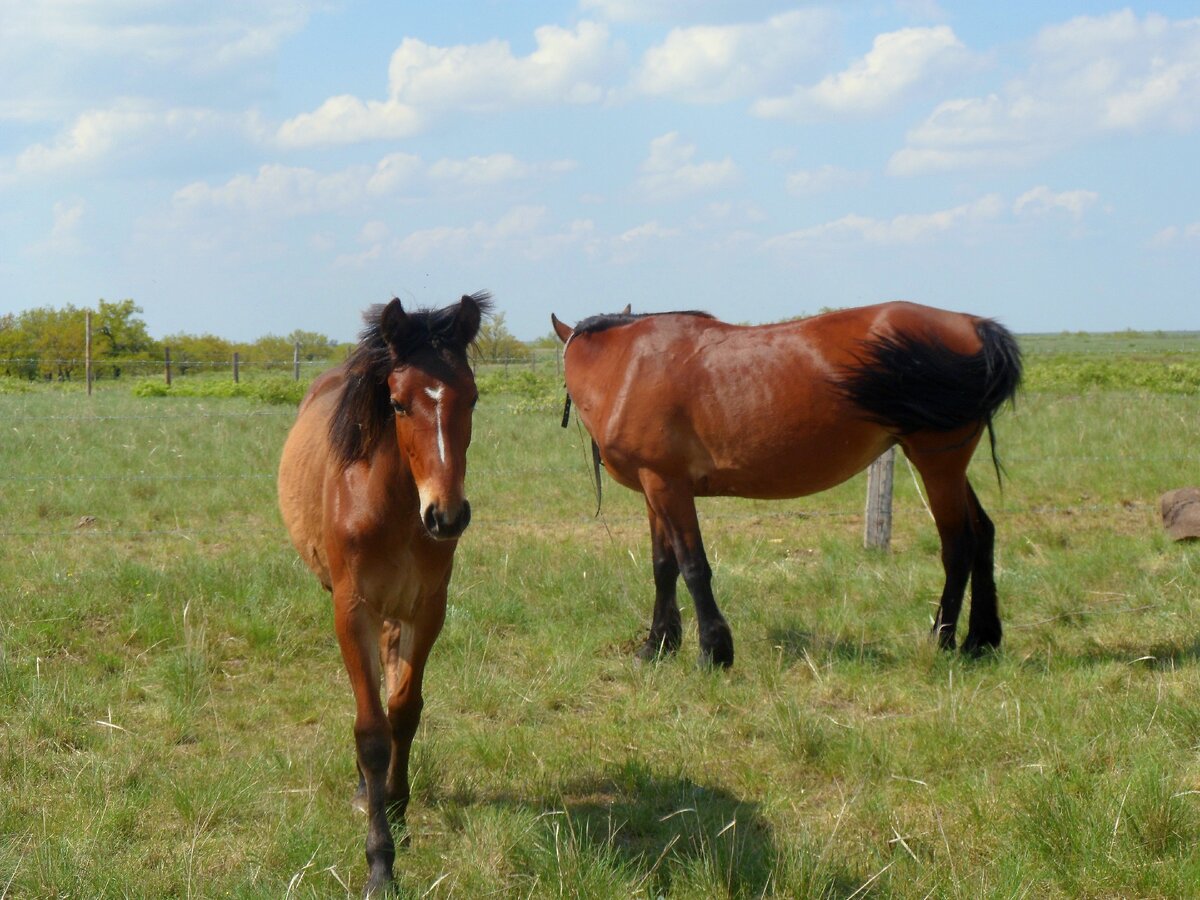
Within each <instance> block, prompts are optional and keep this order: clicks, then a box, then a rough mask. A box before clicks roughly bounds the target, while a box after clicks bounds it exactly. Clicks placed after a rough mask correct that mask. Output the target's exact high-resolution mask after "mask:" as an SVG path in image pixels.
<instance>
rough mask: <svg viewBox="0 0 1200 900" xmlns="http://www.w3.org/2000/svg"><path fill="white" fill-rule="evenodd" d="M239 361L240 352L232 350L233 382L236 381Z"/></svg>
mask: <svg viewBox="0 0 1200 900" xmlns="http://www.w3.org/2000/svg"><path fill="white" fill-rule="evenodd" d="M240 362H241V354H240V353H238V352H237V351H236V350H234V351H233V383H234V384H237V383H238V364H239V363H240Z"/></svg>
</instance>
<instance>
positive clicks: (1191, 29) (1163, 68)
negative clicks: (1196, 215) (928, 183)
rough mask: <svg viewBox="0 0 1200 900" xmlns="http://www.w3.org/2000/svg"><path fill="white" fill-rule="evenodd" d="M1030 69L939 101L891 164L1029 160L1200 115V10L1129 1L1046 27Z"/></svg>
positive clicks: (904, 168) (896, 169)
mask: <svg viewBox="0 0 1200 900" xmlns="http://www.w3.org/2000/svg"><path fill="white" fill-rule="evenodd" d="M1031 56H1032V61H1031V64H1030V66H1029V68H1028V69H1027V71H1026V72H1025V74H1024V75H1022V76H1021V77H1019V78H1016V79H1014V80H1012V81H1011V82H1009V83H1008V84H1007V85H1005V87H1004V89H1003V90H1002V91H1000V92H998V93H995V94H991V95H989V96H986V97H967V98H958V99H954V100H950V101H947V102H945V103H942V104H940V105H939V106H938V107H937V108H935V109H934V111H933V113H932V114H931V115H930V116H929V118H927V119H926V120H925V121H924V122H922V123H921V124H920V125H918V126H917V127H915V128H914V129H912V131H910V132H909V134H908V137H907V141H906V146H905V147H904V148H903V149H901V150H900V151H899V152H897V153H896V154H895V155H894V156H893V157H892V159H891V161H890V162H889V164H888V171H889V172H890V173H892V174H896V175H910V174H916V173H921V172H929V171H944V170H950V169H965V168H973V167H979V166H994V165H1024V164H1028V163H1030V162H1032V161H1034V160H1037V159H1039V158H1042V157H1045V156H1048V155H1050V154H1052V153H1054V152H1057V151H1059V150H1061V149H1063V148H1065V147H1068V146H1070V145H1072V144H1074V143H1077V142H1079V141H1081V140H1085V139H1087V138H1090V137H1093V136H1096V135H1101V134H1106V133H1120V132H1135V131H1145V130H1160V129H1168V130H1176V131H1190V130H1192V129H1194V128H1195V127H1196V126H1197V125H1198V124H1200V19H1187V20H1178V21H1172V20H1168V19H1166V18H1164V17H1162V16H1159V15H1154V14H1151V15H1147V16H1146V17H1145V18H1142V19H1139V18H1138V17H1137V16H1136V15H1135V14H1134V13H1133V12H1131V11H1129V10H1124V11H1121V12H1116V13H1112V14H1110V15H1106V16H1099V17H1089V16H1081V17H1079V18H1075V19H1072V20H1070V21H1068V22H1065V23H1063V24H1060V25H1055V26H1052V27H1049V28H1046V29H1043V31H1042V32H1041V33H1040V34H1039V35H1038V37H1037V38H1036V40H1035V41H1034V42H1033V44H1032V48H1031Z"/></svg>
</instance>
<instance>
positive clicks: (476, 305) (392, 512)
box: [279, 293, 491, 895]
mask: <svg viewBox="0 0 1200 900" xmlns="http://www.w3.org/2000/svg"><path fill="white" fill-rule="evenodd" d="M490 308H491V305H490V298H489V296H488V294H486V293H477V294H472V295H470V296H464V297H463V298H462V299H461V300H460V301H459V302H458V303H456V304H453V305H451V306H447V307H446V308H444V309H439V310H427V311H419V312H411V313H410V312H406V311H405V310H404V308H403V307H402V306H401V304H400V301H399V300H393V301H392V302H391V303H389V304H387V305H386V306H376V307H373V308H371V309H370V310H368V311H367V313H366V315H365V316H364V319H365V321H366V328H365V329H364V330H363V333H362V338H361V340H360V341H359V344H358V346H357V348H356V349H355V350H354V352H353V353H351V355H350V357H349V358H348V359H347V360H346V362H345V363H343V364H342V365H340V366H338V367H337V368H336V369H332V370H330V371H329V372H326V373H325V374H323V375H321V376H320V377H319V378H317V380H316V381H315V382H313V385H312V388H311V389H310V390H309V392H308V395H307V396H306V397H305V398H304V401H303V402H302V403H301V404H300V413H299V416H298V417H297V419H296V423H295V425H293V426H292V430H291V432H290V433H289V434H288V438H287V442H286V443H285V444H284V448H283V458H282V460H281V461H280V464H279V506H280V509H281V511H282V513H283V520H284V523H285V524H286V525H287V528H288V532H289V533H290V534H291V537H292V543H293V544H295V545H296V549H297V550H298V551H299V552H300V556H301V557H302V558H303V559H304V561H305V563H307V564H308V567H309V568H310V569H312V571H313V572H314V573H315V574H316V576H317V578H318V579H320V581H321V584H323V585H324V586H325V588H326V590H329V591H331V592H332V593H333V618H334V627H335V629H336V631H337V638H338V643H339V645H340V646H341V650H342V659H343V660H344V661H345V664H346V671H347V672H348V673H349V675H350V685H351V687H352V688H353V690H354V700H355V705H356V714H355V718H354V740H355V745H356V748H357V755H358V770H359V790H358V794H357V795H356V797H355V805H356V806H358V807H359V808H360V809H363V810H365V812H366V813H367V816H368V831H367V863H368V865H369V866H370V880H369V881H368V883H367V886H366V890H365V891H364V893H365V894H367V895H370V894H372V893H375V892H376V891H378V890H381V889H383V888H385V887H386V886H387V885H388V884H389V883H390V882H391V880H392V862H393V859H394V857H395V850H394V846H393V842H392V833H391V828H390V826H389V822H388V817H389V814H394V815H395V816H398V817H399V821H401V822H402V821H403V817H404V810H405V808H406V807H407V805H408V798H409V786H408V757H409V750H410V749H411V747H412V740H413V735H414V734H415V733H416V730H417V722H418V721H419V719H420V717H421V706H422V699H421V678H422V675H423V673H424V670H425V661H426V660H427V659H428V656H429V650H430V648H431V647H432V646H433V642H434V640H436V638H437V636H438V633H439V632H440V631H441V628H442V622H443V621H444V619H445V615H446V588H447V586H448V585H449V583H450V570H451V567H452V565H453V560H454V550H455V547H456V545H457V543H458V541H457V538H458V537H459V535H461V534H462V532H463V530H464V529H465V528H466V527H467V524H468V523H469V522H470V521H471V507H470V504H468V503H467V499H466V496H465V494H464V484H463V483H464V479H465V477H466V474H467V446H468V445H469V444H470V443H471V413H472V410H473V409H474V407H475V401H476V399H477V397H478V393H477V391H476V389H475V378H474V375H473V374H472V372H471V367H470V365H469V363H468V360H467V351H468V348H469V347H470V345H471V343H472V342H473V341H474V340H475V336H476V334H477V333H478V332H479V325H480V321H481V319H482V317H483V316H484V315H485V314H486V313H487V312H488V311H489V310H490ZM381 677H382V679H383V683H384V688H385V693H386V704H387V706H386V712H385V708H384V705H383V703H382V702H381V700H380V680H381Z"/></svg>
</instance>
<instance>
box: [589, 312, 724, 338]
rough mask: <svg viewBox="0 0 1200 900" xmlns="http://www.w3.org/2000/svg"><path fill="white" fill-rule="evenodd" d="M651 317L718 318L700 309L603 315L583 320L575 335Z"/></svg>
mask: <svg viewBox="0 0 1200 900" xmlns="http://www.w3.org/2000/svg"><path fill="white" fill-rule="evenodd" d="M650 316H699V317H700V318H702V319H714V318H716V317H715V316H714V315H712V314H711V313H706V312H701V311H700V310H698V309H680V310H673V311H671V312H651V313H601V314H600V315H598V316H588V317H587V318H586V319H581V320H580V321H579V323H578V324H577V325H576V326H575V333H576V334H596V333H597V332H599V331H607V330H608V329H610V328H616V327H617V326H618V325H628V324H629V323H630V322H636V321H637V320H638V319H645V318H649V317H650Z"/></svg>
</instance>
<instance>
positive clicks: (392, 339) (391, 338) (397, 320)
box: [379, 297, 409, 351]
mask: <svg viewBox="0 0 1200 900" xmlns="http://www.w3.org/2000/svg"><path fill="white" fill-rule="evenodd" d="M408 328H409V322H408V313H406V312H405V311H404V307H403V306H401V305H400V298H399V297H393V298H392V302H391V303H389V304H388V305H387V306H385V307H384V308H383V312H382V313H381V314H380V316H379V334H380V335H381V336H382V337H383V339H384V340H385V341H387V344H388V346H389V347H391V348H392V349H393V351H394V350H395V348H396V347H398V346H400V344H401V343H402V342H403V339H404V334H405V332H407V331H408Z"/></svg>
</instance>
